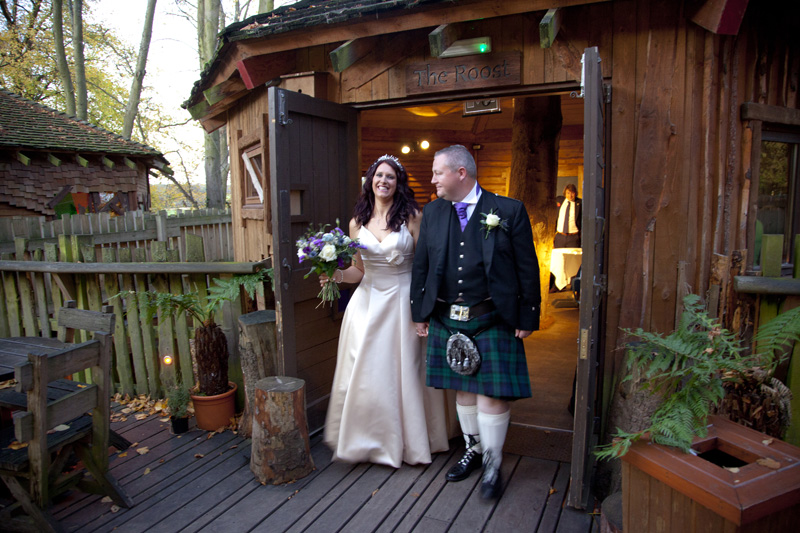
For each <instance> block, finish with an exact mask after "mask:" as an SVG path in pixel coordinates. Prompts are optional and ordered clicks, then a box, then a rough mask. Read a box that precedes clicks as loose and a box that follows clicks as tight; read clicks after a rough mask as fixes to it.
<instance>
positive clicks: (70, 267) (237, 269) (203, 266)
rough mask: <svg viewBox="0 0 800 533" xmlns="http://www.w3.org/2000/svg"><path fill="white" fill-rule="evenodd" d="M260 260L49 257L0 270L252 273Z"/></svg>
mask: <svg viewBox="0 0 800 533" xmlns="http://www.w3.org/2000/svg"><path fill="white" fill-rule="evenodd" d="M270 263H271V261H270V260H264V261H259V262H245V263H234V262H210V263H185V262H184V263H170V262H167V263H65V262H48V261H5V260H3V261H0V272H50V273H52V274H163V273H165V272H166V273H170V274H252V273H253V272H258V271H259V270H260V269H261V268H263V267H266V266H269V265H270Z"/></svg>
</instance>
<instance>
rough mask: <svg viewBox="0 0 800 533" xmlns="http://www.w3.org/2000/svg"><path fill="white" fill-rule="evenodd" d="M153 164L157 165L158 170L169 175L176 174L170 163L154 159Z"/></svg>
mask: <svg viewBox="0 0 800 533" xmlns="http://www.w3.org/2000/svg"><path fill="white" fill-rule="evenodd" d="M153 166H154V167H156V168H157V169H158V170H160V171H161V173H162V174H167V175H168V176H172V175H174V174H175V172H174V171H173V170H172V169H171V168H169V165H166V164H164V163H163V162H161V161H159V160H158V159H156V160H155V161H153Z"/></svg>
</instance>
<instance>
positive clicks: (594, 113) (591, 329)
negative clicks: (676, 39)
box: [567, 47, 605, 509]
mask: <svg viewBox="0 0 800 533" xmlns="http://www.w3.org/2000/svg"><path fill="white" fill-rule="evenodd" d="M583 69H584V73H583V75H584V102H583V113H584V117H583V120H584V122H583V132H584V133H583V168H584V174H583V216H582V222H581V243H582V248H583V260H582V262H581V264H582V265H583V267H582V269H581V299H580V318H579V322H580V325H579V337H578V368H577V380H576V396H575V420H574V435H573V441H572V469H571V478H572V480H571V483H570V489H569V494H568V496H567V503H568V504H569V505H570V506H572V507H576V508H579V509H584V508H585V507H586V504H587V501H588V495H589V483H590V481H591V479H590V473H591V469H592V464H593V460H592V459H593V457H592V455H591V453H592V443H593V440H594V437H595V431H594V428H595V424H594V420H595V395H596V392H597V386H596V384H597V364H598V351H599V349H600V329H601V326H602V322H601V307H600V305H601V302H602V296H603V291H604V290H605V283H604V281H603V280H604V279H605V270H604V257H603V241H604V238H603V237H604V229H605V195H604V179H603V178H604V176H603V169H604V168H605V164H604V161H603V154H604V151H603V144H604V143H603V140H604V128H603V125H604V122H603V110H604V108H605V102H604V97H603V75H602V70H601V68H600V57H599V55H598V52H597V47H592V48H587V49H586V50H584V53H583Z"/></svg>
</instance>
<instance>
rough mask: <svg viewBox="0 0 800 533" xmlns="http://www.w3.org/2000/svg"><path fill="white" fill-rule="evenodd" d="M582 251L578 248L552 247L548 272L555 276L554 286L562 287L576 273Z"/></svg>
mask: <svg viewBox="0 0 800 533" xmlns="http://www.w3.org/2000/svg"><path fill="white" fill-rule="evenodd" d="M582 253H583V251H582V250H581V249H580V248H553V252H552V255H551V256H550V272H551V273H552V274H553V276H555V278H556V283H555V284H556V288H557V289H558V290H561V289H563V288H564V287H566V286H567V285H569V282H570V280H571V279H572V278H573V277H574V276H576V275H577V274H578V270H579V269H580V268H581V259H582V257H583V256H582Z"/></svg>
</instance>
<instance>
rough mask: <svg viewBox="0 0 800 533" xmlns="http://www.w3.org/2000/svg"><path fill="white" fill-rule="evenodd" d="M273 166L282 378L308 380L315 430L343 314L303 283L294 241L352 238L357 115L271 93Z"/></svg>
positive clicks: (304, 269) (314, 285)
mask: <svg viewBox="0 0 800 533" xmlns="http://www.w3.org/2000/svg"><path fill="white" fill-rule="evenodd" d="M268 98H269V115H270V120H269V161H270V184H271V188H272V191H273V194H272V198H271V201H272V227H273V266H274V273H275V311H276V324H277V334H278V335H277V337H278V338H277V340H278V342H277V344H278V359H277V361H278V371H279V372H280V373H281V374H282V375H285V376H292V377H300V378H302V379H304V380H305V381H306V384H305V385H306V406H307V411H308V423H309V430H310V431H314V430H316V429H319V428H320V427H322V425H323V424H324V422H325V411H326V410H327V403H328V397H329V395H330V389H331V383H332V379H333V372H334V367H335V363H336V347H337V345H338V338H339V325H340V322H341V320H340V313H339V312H338V310H337V308H336V306H335V305H334V307H330V306H325V307H322V306H318V303H319V302H318V300H317V294H318V293H319V280H318V277H317V276H316V275H312V276H309V277H308V278H307V279H304V276H305V275H306V274H307V273H308V271H309V268H310V267H309V264H308V263H303V264H300V262H299V261H298V258H297V250H296V248H295V242H296V241H297V239H298V238H299V237H300V236H301V235H302V234H303V233H304V232H305V231H306V230H307V229H308V226H309V224H313V226H314V227H315V228H317V227H318V226H319V225H320V224H330V225H331V226H333V225H334V224H336V220H337V219H338V220H339V221H340V224H341V226H340V227H342V229H344V230H345V231H347V227H348V223H349V220H350V218H351V217H352V210H353V205H354V203H355V200H356V197H357V194H358V191H359V186H360V176H361V172H360V170H359V168H358V129H357V121H358V120H357V119H358V116H357V112H356V111H355V110H354V109H352V108H350V107H347V106H342V105H339V104H334V103H332V102H327V101H324V100H318V99H316V98H311V97H310V96H306V95H303V94H300V93H297V92H293V91H287V90H285V89H279V88H276V87H271V88H270V89H269V91H268Z"/></svg>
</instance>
